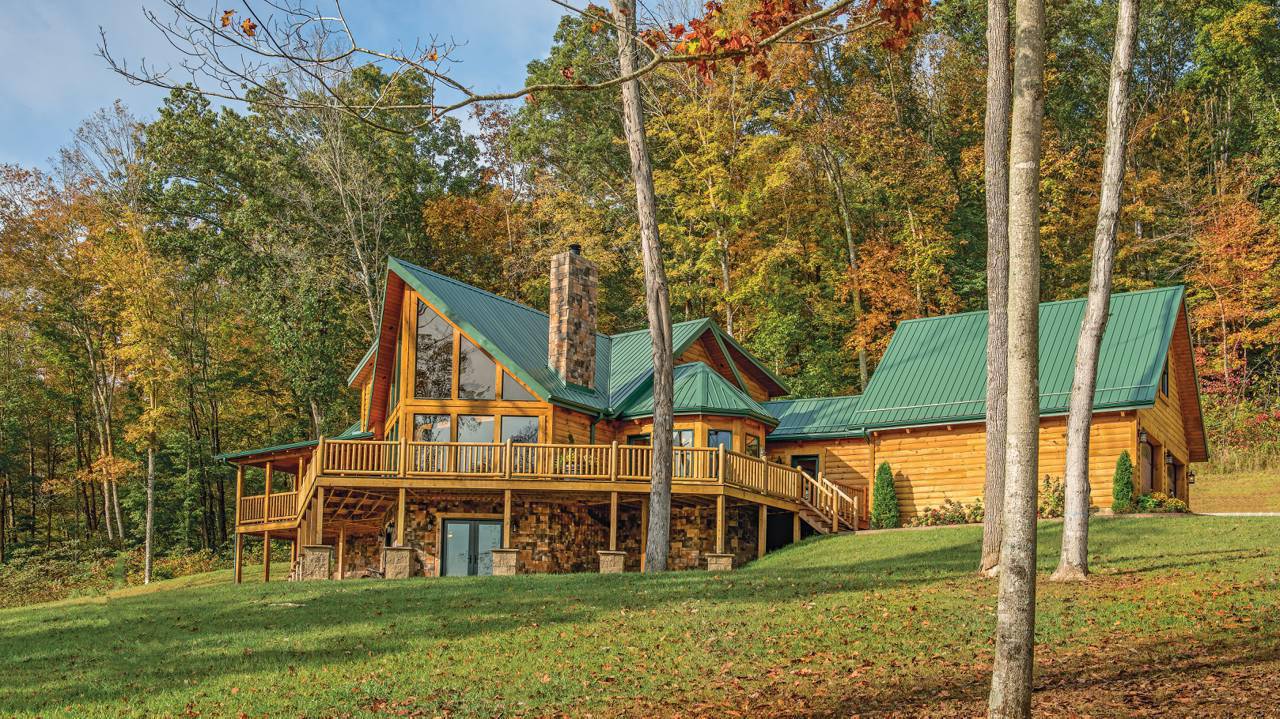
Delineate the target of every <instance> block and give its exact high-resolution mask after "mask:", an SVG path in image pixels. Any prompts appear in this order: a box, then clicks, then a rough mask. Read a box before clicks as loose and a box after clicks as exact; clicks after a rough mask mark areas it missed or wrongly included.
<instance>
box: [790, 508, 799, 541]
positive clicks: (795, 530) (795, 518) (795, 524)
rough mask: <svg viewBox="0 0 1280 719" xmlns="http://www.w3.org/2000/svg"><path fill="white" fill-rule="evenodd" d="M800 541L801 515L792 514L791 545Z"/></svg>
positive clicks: (797, 513)
mask: <svg viewBox="0 0 1280 719" xmlns="http://www.w3.org/2000/svg"><path fill="white" fill-rule="evenodd" d="M799 541H800V513H799V512H792V513H791V543H792V544H794V543H796V542H799Z"/></svg>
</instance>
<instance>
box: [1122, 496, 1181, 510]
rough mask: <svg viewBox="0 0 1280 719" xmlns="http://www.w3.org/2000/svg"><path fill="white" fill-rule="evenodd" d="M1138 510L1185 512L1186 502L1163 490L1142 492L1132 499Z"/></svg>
mask: <svg viewBox="0 0 1280 719" xmlns="http://www.w3.org/2000/svg"><path fill="white" fill-rule="evenodd" d="M1134 506H1135V507H1136V508H1137V510H1138V511H1139V512H1186V511H1188V509H1187V503H1186V502H1184V501H1182V500H1181V499H1176V498H1174V497H1170V496H1169V495H1167V494H1165V493H1164V492H1152V493H1151V494H1144V495H1142V496H1141V497H1138V498H1137V499H1136V500H1134Z"/></svg>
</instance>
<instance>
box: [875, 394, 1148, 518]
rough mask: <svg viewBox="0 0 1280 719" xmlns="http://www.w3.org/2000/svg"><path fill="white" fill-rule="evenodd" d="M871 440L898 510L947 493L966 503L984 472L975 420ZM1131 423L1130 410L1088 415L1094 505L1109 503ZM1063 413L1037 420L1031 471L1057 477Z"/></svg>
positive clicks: (1132, 449)
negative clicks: (890, 477) (1035, 462)
mask: <svg viewBox="0 0 1280 719" xmlns="http://www.w3.org/2000/svg"><path fill="white" fill-rule="evenodd" d="M878 435H879V436H878V437H876V440H875V458H874V460H873V461H874V462H875V464H877V465H878V464H880V463H881V462H888V463H889V466H890V467H891V468H892V469H893V474H894V479H895V488H896V489H897V493H898V502H899V505H900V506H901V509H902V513H903V516H906V517H910V516H913V515H915V514H916V513H917V512H918V511H920V510H922V509H925V508H928V507H934V506H937V505H940V504H942V502H943V501H944V500H947V499H951V500H955V501H958V502H964V503H970V502H973V501H974V499H976V498H978V497H981V496H982V487H983V483H984V481H985V478H986V441H987V439H986V428H985V426H984V425H981V424H971V425H963V426H958V425H957V426H952V428H951V429H947V428H945V427H934V428H927V429H915V430H912V431H911V432H907V431H905V430H893V431H882V432H879V433H878ZM1136 442H1137V428H1136V425H1135V418H1134V414H1133V413H1132V412H1130V413H1126V414H1125V416H1120V415H1119V414H1109V415H1099V416H1096V417H1095V418H1094V422H1093V427H1092V429H1091V437H1090V440H1089V484H1090V488H1091V500H1092V503H1093V505H1094V506H1095V507H1109V506H1111V476H1112V474H1113V473H1114V472H1115V466H1116V460H1117V459H1118V458H1119V456H1120V453H1121V452H1124V451H1126V450H1127V451H1128V452H1129V454H1130V456H1131V457H1136ZM1066 449H1067V441H1066V418H1065V417H1049V418H1046V419H1043V420H1041V422H1040V467H1039V471H1038V472H1037V477H1039V479H1040V480H1043V479H1044V477H1045V476H1046V475H1048V476H1051V477H1054V478H1055V479H1058V480H1061V479H1062V477H1063V475H1064V472H1065V468H1066Z"/></svg>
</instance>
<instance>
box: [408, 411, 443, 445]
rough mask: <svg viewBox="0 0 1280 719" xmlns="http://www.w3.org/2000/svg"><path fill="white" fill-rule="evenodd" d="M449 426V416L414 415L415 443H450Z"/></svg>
mask: <svg viewBox="0 0 1280 719" xmlns="http://www.w3.org/2000/svg"><path fill="white" fill-rule="evenodd" d="M449 424H450V423H449V415H447V414H415V415H413V441H415V442H448V441H449Z"/></svg>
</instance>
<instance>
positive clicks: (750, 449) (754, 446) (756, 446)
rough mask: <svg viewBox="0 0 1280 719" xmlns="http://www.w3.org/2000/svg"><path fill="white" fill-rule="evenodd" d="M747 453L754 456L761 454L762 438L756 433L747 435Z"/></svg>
mask: <svg viewBox="0 0 1280 719" xmlns="http://www.w3.org/2000/svg"><path fill="white" fill-rule="evenodd" d="M747 454H749V455H751V456H752V457H759V456H760V438H759V437H757V436H756V435H754V434H749V435H747Z"/></svg>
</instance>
